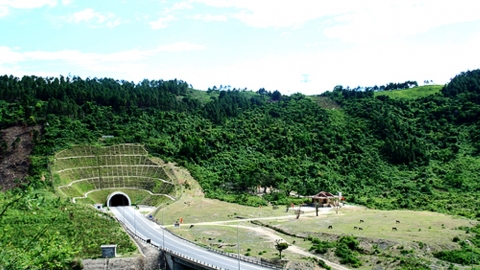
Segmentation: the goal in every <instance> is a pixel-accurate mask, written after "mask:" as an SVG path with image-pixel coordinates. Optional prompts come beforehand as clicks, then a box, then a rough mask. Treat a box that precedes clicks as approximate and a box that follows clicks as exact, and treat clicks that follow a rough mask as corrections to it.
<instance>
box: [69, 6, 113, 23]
mask: <svg viewBox="0 0 480 270" xmlns="http://www.w3.org/2000/svg"><path fill="white" fill-rule="evenodd" d="M68 21H70V22H74V23H81V22H87V23H90V24H91V25H96V26H102V25H104V26H107V27H110V28H112V27H115V26H117V25H119V24H120V23H121V20H120V18H118V17H117V16H115V15H114V14H112V13H101V12H97V11H95V10H94V9H92V8H86V9H84V10H82V11H79V12H75V13H73V14H72V15H71V16H70V17H69V18H68Z"/></svg>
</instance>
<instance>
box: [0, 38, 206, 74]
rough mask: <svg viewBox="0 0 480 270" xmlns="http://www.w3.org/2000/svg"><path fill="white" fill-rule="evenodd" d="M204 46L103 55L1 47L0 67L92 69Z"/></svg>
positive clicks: (183, 44) (187, 44)
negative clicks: (50, 64)
mask: <svg viewBox="0 0 480 270" xmlns="http://www.w3.org/2000/svg"><path fill="white" fill-rule="evenodd" d="M205 48H206V47H205V46H204V45H199V44H194V43H190V42H175V43H170V44H165V45H161V46H159V47H157V48H156V49H152V50H140V49H132V50H126V51H119V52H113V53H108V54H101V53H85V52H80V51H77V50H61V51H54V52H48V51H28V52H20V51H18V50H12V49H11V48H9V47H5V46H3V47H0V55H2V57H1V58H0V65H4V64H19V63H21V62H27V61H64V62H67V63H69V64H74V65H81V66H84V67H85V68H90V67H91V66H93V65H103V64H105V65H112V66H115V65H116V64H118V63H126V64H128V63H132V64H135V63H136V62H140V61H142V60H145V59H146V58H149V57H151V56H153V55H155V54H158V53H162V52H184V51H197V50H203V49H205Z"/></svg>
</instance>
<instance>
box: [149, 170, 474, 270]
mask: <svg viewBox="0 0 480 270" xmlns="http://www.w3.org/2000/svg"><path fill="white" fill-rule="evenodd" d="M173 172H174V173H175V174H176V177H177V178H178V179H179V180H180V182H182V183H188V186H189V188H188V189H185V190H184V191H183V196H182V197H181V199H180V200H179V201H176V202H174V203H170V204H167V205H163V206H161V207H160V209H159V210H158V211H157V213H156V217H157V218H158V220H159V221H160V222H161V221H162V220H163V223H164V224H166V225H167V226H168V228H169V229H170V230H172V231H173V232H174V233H176V234H178V235H180V236H182V237H184V238H186V239H189V240H191V241H194V242H196V243H198V244H200V245H205V246H209V247H213V248H217V249H219V250H222V251H225V252H230V253H237V252H238V249H237V248H238V246H237V243H238V244H239V246H240V248H239V252H240V254H242V255H248V256H254V257H258V258H265V259H274V258H278V251H277V250H276V249H275V240H276V239H283V240H284V241H286V242H288V243H290V244H292V246H290V247H289V248H288V249H287V250H285V251H284V252H283V254H285V257H286V258H287V259H288V260H290V261H300V262H306V261H305V260H303V259H302V258H305V257H306V254H308V253H306V252H308V249H309V248H310V247H311V243H310V242H309V241H304V240H303V239H302V238H297V237H292V236H287V235H284V234H281V233H279V232H277V231H274V230H272V229H268V228H266V227H262V226H257V225H254V224H252V223H251V222H250V220H259V221H261V222H262V223H263V224H264V225H270V226H274V227H277V228H281V229H282V230H284V231H288V232H289V233H292V234H295V235H297V236H313V237H318V238H320V239H322V240H335V239H336V238H337V237H338V236H341V235H353V236H356V237H358V239H359V240H360V241H361V242H362V246H364V247H366V248H367V249H368V248H372V247H373V246H375V245H377V244H378V245H379V246H381V249H382V251H385V252H389V253H391V254H392V256H396V254H400V251H401V250H403V249H408V250H415V256H421V257H423V258H427V259H428V260H432V261H434V263H435V264H436V266H437V267H438V268H439V269H443V268H444V267H445V268H447V267H448V263H443V262H441V261H440V262H439V261H438V260H436V259H434V258H432V255H431V253H432V252H435V251H438V250H442V249H457V248H459V245H458V244H457V243H454V242H453V241H452V239H453V237H455V236H457V237H459V238H460V239H466V238H467V237H468V234H466V233H465V231H464V230H460V229H458V228H459V227H472V226H474V225H475V224H476V223H477V222H476V221H473V220H468V219H464V218H457V217H453V216H448V215H444V214H440V213H433V212H419V211H402V210H396V211H382V210H372V209H367V208H364V207H355V206H348V205H347V206H346V207H343V208H341V209H340V211H339V213H338V214H336V213H335V211H334V210H332V209H329V208H326V209H321V210H320V213H319V216H316V215H315V210H314V209H312V208H310V209H308V208H306V207H303V208H302V210H304V211H305V213H304V214H302V215H301V216H300V218H299V219H296V216H295V214H294V212H293V211H289V212H286V207H285V206H280V207H279V208H278V209H275V210H274V209H273V208H272V207H262V208H260V207H258V208H256V207H247V206H241V205H237V204H232V203H227V202H222V201H219V200H212V199H206V198H204V196H203V193H202V192H201V189H200V187H199V185H198V183H196V181H194V180H193V179H192V178H191V177H190V175H189V174H188V173H186V172H185V171H182V170H180V169H179V168H174V169H173ZM180 219H182V220H183V225H181V226H180V228H175V229H174V228H173V226H172V224H173V223H174V222H175V221H177V220H180ZM360 220H363V221H364V222H360ZM397 220H398V221H399V223H397ZM190 225H194V226H193V227H192V228H190ZM329 225H332V227H333V228H332V229H328V226H329ZM354 227H362V230H358V229H355V228H354ZM392 227H396V228H397V230H392ZM237 234H238V238H237ZM419 246H421V247H420V248H419ZM311 256H316V255H315V254H311ZM322 257H323V258H324V259H328V260H330V261H333V262H337V263H338V260H337V258H335V256H332V255H331V254H330V255H328V254H327V255H326V256H322ZM364 259H365V260H366V261H367V262H368V261H370V262H369V263H364V265H363V266H362V267H360V268H359V269H372V263H374V262H375V261H377V262H376V263H379V262H380V261H381V260H383V259H379V258H364ZM391 261H394V259H392V260H391ZM458 267H459V269H462V268H463V267H462V266H458ZM387 268H388V266H387ZM305 269H307V268H305ZM309 269H313V268H309ZM334 269H341V268H334Z"/></svg>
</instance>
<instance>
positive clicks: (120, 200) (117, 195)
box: [107, 191, 132, 207]
mask: <svg viewBox="0 0 480 270" xmlns="http://www.w3.org/2000/svg"><path fill="white" fill-rule="evenodd" d="M130 205H132V201H131V200H130V197H128V195H127V194H125V193H123V192H120V191H116V192H113V193H112V194H110V195H108V198H107V206H108V207H115V206H130Z"/></svg>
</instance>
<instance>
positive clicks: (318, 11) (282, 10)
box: [197, 0, 356, 27]
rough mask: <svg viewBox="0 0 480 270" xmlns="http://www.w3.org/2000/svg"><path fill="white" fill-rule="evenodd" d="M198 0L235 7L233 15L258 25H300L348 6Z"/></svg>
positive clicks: (309, 1)
mask: <svg viewBox="0 0 480 270" xmlns="http://www.w3.org/2000/svg"><path fill="white" fill-rule="evenodd" d="M197 2H199V3H203V4H205V5H207V6H212V7H217V8H234V9H235V12H233V15H231V16H232V17H234V18H236V19H239V20H241V21H243V22H244V23H246V24H248V25H250V26H254V27H290V26H298V25H301V24H303V23H305V22H307V21H310V20H313V19H316V18H319V17H322V16H325V15H331V14H338V13H340V12H341V9H342V8H344V7H345V6H346V5H345V4H342V3H339V2H340V1H330V2H328V4H322V3H327V2H321V1H318V0H304V1H278V0H262V1H257V0H197ZM353 4H354V5H355V6H356V4H355V3H353ZM347 8H348V6H347Z"/></svg>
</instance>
